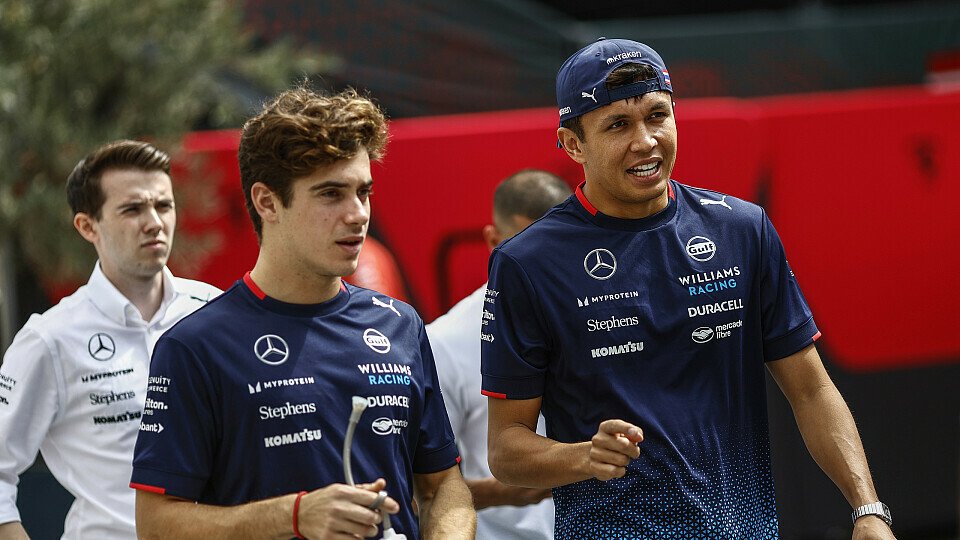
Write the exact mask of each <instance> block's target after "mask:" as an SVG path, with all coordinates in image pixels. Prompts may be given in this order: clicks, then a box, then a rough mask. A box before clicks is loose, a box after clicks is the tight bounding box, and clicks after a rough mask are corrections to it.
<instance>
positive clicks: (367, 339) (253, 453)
mask: <svg viewBox="0 0 960 540" xmlns="http://www.w3.org/2000/svg"><path fill="white" fill-rule="evenodd" d="M354 395H356V396H361V397H365V398H367V402H368V408H367V409H366V411H365V412H364V413H363V415H362V417H361V419H360V422H359V424H358V426H357V429H356V433H355V435H354V441H353V447H352V453H353V476H354V478H355V479H356V480H357V481H358V482H371V481H373V480H375V479H376V478H379V477H383V478H385V479H386V481H387V488H386V489H387V491H388V492H389V493H390V496H391V497H393V498H395V499H396V500H397V501H398V502H399V503H400V513H399V514H398V515H397V516H396V517H394V518H393V519H392V523H393V525H394V529H395V530H396V531H397V532H398V533H405V534H407V536H408V538H417V537H418V536H419V525H418V521H417V518H416V517H415V515H414V514H413V510H412V504H411V503H412V500H413V484H412V480H413V477H412V474H413V473H423V474H425V473H433V472H438V471H442V470H445V469H448V468H450V467H452V466H454V465H456V464H457V463H458V461H459V454H458V451H457V448H456V444H455V442H454V436H453V432H452V430H451V428H450V423H449V420H448V419H447V414H446V409H445V408H444V405H443V398H442V396H441V394H440V386H439V383H438V382H437V374H436V368H435V366H434V361H433V354H432V353H431V350H430V345H429V342H428V341H427V334H426V332H425V330H424V326H423V321H422V320H421V319H420V317H419V316H418V315H417V313H416V312H415V311H414V310H413V308H411V307H410V306H409V305H407V304H404V303H402V302H399V301H395V300H394V299H392V298H389V297H387V296H385V295H380V294H378V293H376V292H374V291H370V290H367V289H363V288H359V287H354V286H352V285H344V286H342V287H341V290H340V292H339V293H338V294H337V296H336V297H334V298H333V299H331V300H329V301H327V302H324V303H322V304H314V305H297V304H288V303H284V302H280V301H278V300H276V299H273V298H270V297H268V296H266V294H264V293H263V292H262V291H261V290H260V289H259V288H258V287H257V286H256V284H255V283H254V282H253V281H252V280H251V279H250V277H249V274H247V276H245V277H244V279H243V280H242V281H238V282H237V283H236V284H235V285H234V286H233V287H231V288H230V290H228V291H227V292H225V293H224V294H223V295H221V296H219V297H218V298H216V299H215V300H212V301H211V302H210V303H209V304H207V305H206V306H204V309H201V310H198V311H196V312H195V313H193V314H192V315H190V316H189V317H186V318H184V319H183V320H182V321H181V322H180V323H178V324H177V325H176V326H174V327H173V328H172V329H171V330H170V331H168V332H167V333H166V334H164V336H163V337H162V338H161V339H160V340H159V341H158V342H157V345H156V348H155V350H154V353H153V359H152V361H151V365H150V378H149V386H148V391H147V401H146V408H145V414H144V417H143V421H142V424H141V426H140V435H139V438H138V439H137V445H136V450H135V453H134V460H133V477H132V480H131V486H132V487H134V488H137V489H144V490H148V491H153V492H157V493H164V494H167V495H172V496H174V497H181V498H184V499H189V500H195V501H198V502H200V503H205V504H213V505H220V506H230V505H237V504H241V503H246V502H250V501H255V500H260V499H266V498H270V497H276V496H279V495H284V494H289V493H296V492H299V491H303V490H305V491H310V490H314V489H317V488H321V487H324V486H326V485H329V484H332V483H343V482H345V479H344V477H343V460H342V457H341V450H342V447H343V441H344V436H345V433H346V428H347V423H348V420H349V418H350V412H351V410H352V404H351V396H354Z"/></svg>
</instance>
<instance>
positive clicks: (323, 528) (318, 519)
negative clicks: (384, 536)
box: [298, 478, 400, 538]
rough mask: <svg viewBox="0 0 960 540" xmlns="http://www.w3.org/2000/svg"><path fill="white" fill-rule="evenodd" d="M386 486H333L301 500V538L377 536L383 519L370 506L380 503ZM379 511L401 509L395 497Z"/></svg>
mask: <svg viewBox="0 0 960 540" xmlns="http://www.w3.org/2000/svg"><path fill="white" fill-rule="evenodd" d="M386 486H387V482H386V480H384V479H383V478H378V479H377V481H376V482H373V483H372V484H358V485H357V487H350V486H348V485H346V484H331V485H329V486H327V487H324V488H321V489H318V490H315V491H311V492H310V493H307V494H306V495H304V496H303V498H302V499H301V500H300V511H299V513H298V524H299V529H300V534H302V535H303V536H304V537H306V538H354V537H355V536H361V537H365V538H366V537H371V536H376V534H377V524H378V523H380V522H381V521H382V520H383V518H382V517H381V515H380V513H379V512H376V511H374V510H373V509H371V508H370V506H371V505H372V504H373V503H374V502H375V501H376V500H377V493H379V492H380V491H381V490H382V489H384V488H385V487H386ZM380 510H381V511H383V512H389V513H391V514H396V513H397V512H399V511H400V505H399V504H397V501H395V500H394V499H393V498H392V497H387V498H386V499H385V500H384V501H383V503H382V504H381V505H380Z"/></svg>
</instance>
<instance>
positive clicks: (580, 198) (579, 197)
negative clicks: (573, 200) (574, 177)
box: [575, 180, 597, 216]
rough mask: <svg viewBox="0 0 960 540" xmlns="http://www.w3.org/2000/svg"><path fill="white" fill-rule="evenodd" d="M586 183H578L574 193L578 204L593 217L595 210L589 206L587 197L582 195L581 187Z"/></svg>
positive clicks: (595, 213)
mask: <svg viewBox="0 0 960 540" xmlns="http://www.w3.org/2000/svg"><path fill="white" fill-rule="evenodd" d="M586 183H587V181H586V180H584V181H583V182H580V185H579V186H577V191H576V192H575V193H576V194H577V200H578V201H580V204H581V205H583V207H584V208H585V209H586V210H587V212H590V215H591V216H595V215H597V208H596V207H595V206H593V205H592V204H590V201H588V200H587V196H586V195H584V194H583V186H584V185H585V184H586Z"/></svg>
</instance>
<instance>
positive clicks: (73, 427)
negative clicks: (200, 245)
mask: <svg viewBox="0 0 960 540" xmlns="http://www.w3.org/2000/svg"><path fill="white" fill-rule="evenodd" d="M67 201H68V202H69V204H70V208H71V210H72V211H73V213H74V218H73V226H74V228H75V229H76V230H77V232H79V233H80V236H82V237H83V238H84V239H85V240H86V241H88V242H90V243H91V244H93V247H94V249H96V251H97V257H98V261H97V263H96V265H95V266H94V268H93V273H92V274H91V276H90V280H89V281H88V282H87V284H86V285H84V286H82V287H80V288H79V289H77V291H76V292H74V293H73V294H72V295H70V296H67V297H66V298H64V299H62V300H61V301H60V302H59V303H58V304H57V305H56V306H54V307H52V308H50V309H49V310H48V311H46V312H45V313H43V314H42V315H36V314H35V315H33V316H31V317H30V319H29V320H28V321H27V323H26V325H24V327H23V328H22V329H21V330H20V332H19V333H18V334H17V336H16V338H14V340H13V343H11V344H10V347H9V348H8V349H7V351H6V354H5V355H4V358H3V364H2V365H0V523H2V525H0V539H2V540H12V539H21V538H27V533H26V531H25V530H24V528H23V526H22V525H21V523H20V515H19V512H18V511H17V506H16V500H17V483H18V478H19V475H20V474H21V473H23V471H24V470H25V469H26V468H27V467H29V466H30V464H31V463H33V461H34V459H35V458H36V455H37V451H38V450H39V451H40V453H42V454H43V459H44V461H45V462H46V464H47V466H48V467H49V469H50V472H51V473H53V476H54V477H55V478H56V479H57V480H58V481H59V482H60V483H61V484H62V485H63V487H65V488H66V489H67V491H69V492H70V493H71V494H73V496H74V497H75V498H76V500H75V501H74V503H73V506H72V507H71V509H70V512H69V513H68V514H67V519H66V522H65V523H64V534H63V538H65V539H80V538H83V539H86V538H103V539H107V540H111V539H132V538H136V530H135V528H134V492H133V490H131V489H130V488H129V487H128V486H127V482H128V480H129V477H130V472H131V466H130V462H131V460H132V459H133V446H134V443H135V442H136V438H137V433H138V430H139V427H140V420H141V418H142V417H143V416H144V415H146V416H145V417H146V418H149V417H150V414H151V413H153V412H154V410H155V409H154V406H153V405H152V404H151V403H150V402H148V401H147V400H146V392H147V373H148V370H149V364H150V355H151V353H152V351H153V347H154V344H155V343H156V342H157V339H159V337H160V335H161V334H163V333H164V332H165V331H167V330H168V329H169V328H170V327H172V326H173V325H174V324H176V323H177V322H178V321H179V320H180V319H182V318H183V317H184V316H185V315H187V314H189V313H191V312H193V311H194V310H196V309H197V308H199V307H201V306H203V305H204V304H205V303H206V302H207V301H208V300H209V299H210V298H212V297H214V296H216V295H217V294H219V293H220V290H219V289H217V288H215V287H213V286H210V285H207V284H205V283H200V282H198V281H191V280H187V279H181V278H178V277H174V276H173V274H171V273H170V270H168V269H167V267H166V264H167V258H168V257H169V256H170V249H171V248H172V246H173V236H174V229H175V228H176V224H177V211H176V206H175V204H174V197H173V187H172V185H171V181H170V157H169V156H168V155H167V154H166V153H164V152H163V151H161V150H159V149H158V148H156V147H155V146H153V145H151V144H148V143H145V142H140V141H129V140H122V141H116V142H111V143H109V144H106V145H104V146H101V147H100V148H98V149H96V150H95V151H93V152H92V153H91V154H90V155H88V156H86V157H85V158H84V159H82V160H81V161H80V162H79V163H78V164H77V166H76V167H75V168H74V169H73V172H71V173H70V176H69V177H68V178H67ZM144 405H146V408H144Z"/></svg>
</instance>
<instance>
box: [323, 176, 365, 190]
mask: <svg viewBox="0 0 960 540" xmlns="http://www.w3.org/2000/svg"><path fill="white" fill-rule="evenodd" d="M372 185H373V179H372V178H371V179H369V180H367V181H366V182H364V183H363V184H361V185H360V187H366V188H369V187H370V186H372ZM348 187H350V183H349V182H345V181H343V180H326V181H324V182H320V183H318V184H314V185H312V186H310V191H320V190H323V189H327V188H337V189H344V188H348Z"/></svg>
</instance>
